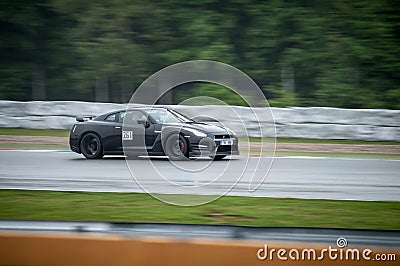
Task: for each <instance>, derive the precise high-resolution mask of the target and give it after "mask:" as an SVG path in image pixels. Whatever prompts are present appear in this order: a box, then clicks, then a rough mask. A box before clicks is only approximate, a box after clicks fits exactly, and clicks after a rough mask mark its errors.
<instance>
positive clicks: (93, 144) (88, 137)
mask: <svg viewBox="0 0 400 266" xmlns="http://www.w3.org/2000/svg"><path fill="white" fill-rule="evenodd" d="M81 151H82V154H83V156H85V157H86V158H88V159H100V158H102V157H103V146H102V144H101V140H100V138H99V137H98V136H97V135H96V134H94V133H87V134H85V135H84V136H83V138H82V141H81Z"/></svg>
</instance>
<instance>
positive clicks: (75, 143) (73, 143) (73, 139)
mask: <svg viewBox="0 0 400 266" xmlns="http://www.w3.org/2000/svg"><path fill="white" fill-rule="evenodd" d="M69 147H70V149H71V151H73V152H76V153H81V149H80V148H79V138H78V136H74V135H71V136H70V137H69Z"/></svg>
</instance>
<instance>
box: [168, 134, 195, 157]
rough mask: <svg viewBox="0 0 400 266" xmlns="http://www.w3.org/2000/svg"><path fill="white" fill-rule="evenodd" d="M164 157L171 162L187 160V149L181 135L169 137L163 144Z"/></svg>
mask: <svg viewBox="0 0 400 266" xmlns="http://www.w3.org/2000/svg"><path fill="white" fill-rule="evenodd" d="M164 152H165V155H167V156H168V157H169V159H171V160H186V159H188V154H189V149H188V144H187V141H186V139H185V138H184V137H183V136H182V135H171V136H169V137H168V138H167V140H166V141H165V144H164Z"/></svg>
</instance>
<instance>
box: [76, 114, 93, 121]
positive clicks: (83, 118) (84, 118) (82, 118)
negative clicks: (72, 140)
mask: <svg viewBox="0 0 400 266" xmlns="http://www.w3.org/2000/svg"><path fill="white" fill-rule="evenodd" d="M94 117H96V116H94V115H78V116H77V117H76V121H78V122H85V121H89V120H92V119H93V118H94Z"/></svg>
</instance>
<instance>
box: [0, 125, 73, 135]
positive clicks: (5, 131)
mask: <svg viewBox="0 0 400 266" xmlns="http://www.w3.org/2000/svg"><path fill="white" fill-rule="evenodd" d="M0 135H12V136H51V137H68V136H69V130H62V129H30V128H5V127H3V128H0Z"/></svg>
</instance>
